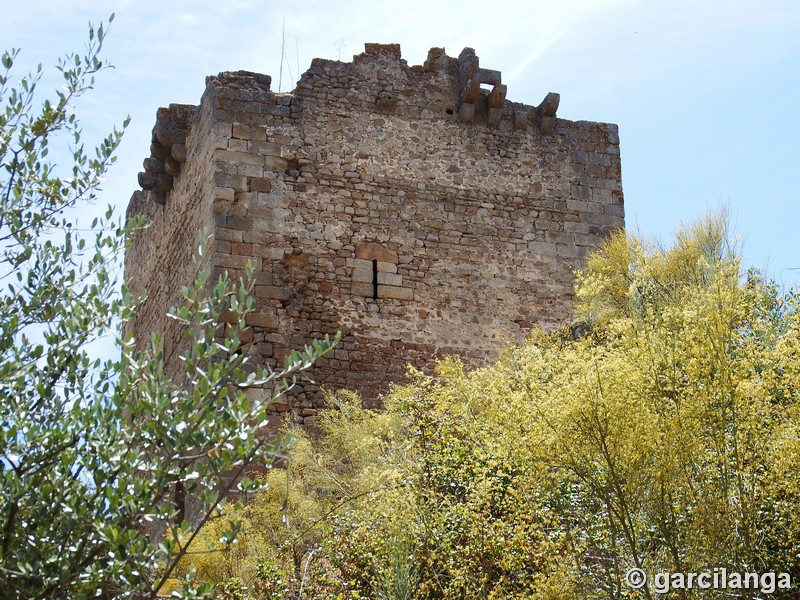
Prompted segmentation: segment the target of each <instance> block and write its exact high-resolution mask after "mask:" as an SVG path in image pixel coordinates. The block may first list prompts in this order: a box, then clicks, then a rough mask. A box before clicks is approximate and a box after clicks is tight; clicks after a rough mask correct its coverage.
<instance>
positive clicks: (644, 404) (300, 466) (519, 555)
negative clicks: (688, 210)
mask: <svg viewBox="0 0 800 600" xmlns="http://www.w3.org/2000/svg"><path fill="white" fill-rule="evenodd" d="M576 291H577V298H578V302H577V315H578V317H579V318H580V319H581V326H580V327H575V328H573V329H571V330H567V329H565V330H564V331H562V332H557V333H554V334H544V333H536V334H534V335H533V336H532V337H531V339H530V340H528V342H527V343H526V344H525V345H523V346H522V347H519V348H516V349H512V350H509V351H508V352H507V353H506V354H505V355H504V356H502V357H501V358H500V359H499V360H498V361H496V362H495V363H494V364H492V365H491V366H489V367H487V368H484V369H479V370H475V371H467V370H465V369H464V368H463V367H462V365H461V364H459V363H458V362H457V361H454V360H448V361H445V362H443V363H441V364H440V365H439V370H438V373H437V375H436V376H435V377H426V376H423V375H421V374H418V375H417V376H416V380H415V382H414V383H413V384H411V385H408V386H405V387H402V388H397V389H395V390H394V392H393V393H392V394H391V395H390V397H389V398H388V399H387V401H386V404H385V409H384V411H382V412H371V411H368V410H363V409H362V408H361V407H360V403H359V402H358V399H357V398H353V397H352V396H349V395H346V394H345V395H341V394H340V395H338V396H336V397H334V398H332V400H333V402H334V404H335V405H336V406H335V407H334V409H332V410H330V411H328V412H327V413H326V414H325V415H324V418H323V419H322V435H321V436H320V437H318V438H313V439H312V438H308V437H302V436H301V439H300V441H299V442H298V443H297V444H296V445H295V446H294V447H293V449H292V450H291V453H290V459H289V462H288V466H287V468H286V469H285V470H274V471H273V472H271V473H270V474H269V476H268V477H267V479H266V484H267V486H266V489H264V490H262V491H261V492H259V493H258V495H257V497H256V499H255V501H254V502H253V503H251V504H249V505H247V506H234V505H229V506H227V507H226V508H225V510H224V511H223V513H222V515H221V518H220V519H219V520H218V521H217V522H215V524H214V526H213V527H209V528H207V529H206V530H205V531H203V532H201V535H200V537H199V538H198V540H197V541H196V543H195V545H194V546H193V550H197V551H199V552H200V553H199V554H196V555H192V556H191V557H189V558H188V559H187V560H184V561H183V562H182V563H181V565H180V568H181V569H183V570H184V571H186V572H189V571H192V570H194V571H195V572H196V573H197V576H198V577H199V578H201V579H203V580H205V581H208V582H218V583H221V584H222V585H221V587H220V591H219V593H220V594H222V595H223V597H229V598H270V599H273V598H275V599H276V598H375V599H379V598H380V599H383V598H392V599H398V598H408V599H410V598H417V599H433V598H474V599H479V598H481V599H484V598H529V599H533V598H540V599H542V600H545V599H547V600H553V599H556V600H557V599H559V598H563V599H575V598H597V599H600V598H605V599H607V598H628V597H643V598H652V597H654V596H655V595H656V594H655V592H656V591H657V590H656V589H655V587H654V585H653V581H652V580H651V582H650V585H649V586H647V587H645V588H643V589H641V590H639V591H634V590H632V589H631V588H629V587H628V586H627V585H626V583H625V574H626V572H627V570H628V569H630V568H634V567H636V568H643V569H645V570H646V571H647V572H648V573H651V574H654V573H657V572H673V573H674V572H679V573H687V572H690V571H696V572H703V571H713V569H715V568H723V567H724V568H726V569H727V570H728V572H733V571H738V572H742V573H744V572H759V573H764V572H770V571H775V572H778V573H780V572H789V573H790V574H791V577H792V580H793V581H794V582H795V584H796V583H797V582H798V581H800V565H799V564H798V547H799V544H800V522H799V521H798V519H797V515H798V514H800V474H798V471H797V468H796V465H797V464H799V463H800V427H799V425H800V421H798V416H799V415H798V408H800V395H798V393H799V392H800V389H799V388H800V361H798V359H797V357H798V356H799V355H800V321H799V320H800V316H798V313H797V310H796V308H797V307H796V304H797V303H796V298H795V297H794V296H793V295H791V294H790V295H788V296H782V295H780V294H778V293H777V292H776V290H775V289H774V288H773V287H772V286H770V285H769V284H767V283H765V282H764V281H763V280H761V279H760V278H759V277H758V276H757V275H756V274H753V273H750V274H748V276H747V277H745V278H742V277H741V274H740V271H739V260H738V258H737V256H736V255H735V253H734V252H732V251H731V249H730V248H729V246H728V234H727V231H726V227H725V221H724V219H721V218H716V217H709V218H708V219H706V220H705V221H703V222H701V223H699V224H697V225H694V226H691V227H687V228H685V229H684V230H683V231H682V232H681V233H680V234H679V235H678V237H677V239H676V241H675V244H674V246H673V247H672V248H671V249H669V250H664V249H660V248H655V247H652V246H650V245H648V244H646V243H645V242H644V241H642V240H639V239H637V238H635V237H630V238H628V239H626V238H625V237H624V236H623V235H618V236H616V237H614V238H613V239H611V240H610V241H609V242H608V243H607V244H606V245H605V247H604V248H602V249H601V250H600V251H599V252H598V253H597V254H595V255H594V256H593V257H592V258H591V259H590V261H589V263H588V267H587V269H586V270H585V271H584V272H583V273H581V274H580V276H579V278H578V283H577V289H576ZM229 520H233V521H240V522H241V523H242V524H243V530H242V532H241V534H240V536H239V538H238V543H237V544H236V545H234V546H233V547H231V548H230V549H229V550H227V551H214V550H215V548H216V547H217V546H218V544H217V541H216V540H217V538H218V537H219V533H218V528H219V527H221V526H222V525H221V524H222V523H225V522H227V521H229ZM732 591H733V590H730V589H729V590H727V591H725V592H715V591H713V590H697V589H694V590H686V591H685V593H683V595H682V592H681V591H676V592H675V594H676V596H679V597H686V598H715V597H728V596H727V595H726V594H730V593H731V592H732ZM734 593H739V590H736V591H734ZM739 597H744V598H755V597H761V594H760V593H759V592H758V591H757V590H749V591H748V590H742V591H741V596H739ZM771 597H774V598H787V597H788V596H787V595H786V591H785V590H780V589H778V590H776V591H775V593H774V594H773V595H772V596H771Z"/></svg>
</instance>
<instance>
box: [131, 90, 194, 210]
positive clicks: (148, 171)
mask: <svg viewBox="0 0 800 600" xmlns="http://www.w3.org/2000/svg"><path fill="white" fill-rule="evenodd" d="M195 108H196V107H194V106H191V105H189V104H170V105H169V108H159V109H158V112H156V124H155V126H154V127H153V136H152V138H151V140H152V143H151V144H150V157H149V158H145V159H144V163H143V166H144V172H142V173H139V185H140V186H142V189H143V190H146V191H147V192H149V196H150V198H151V199H152V200H154V201H155V202H157V203H158V204H165V203H166V201H167V192H169V191H170V190H171V189H172V186H173V185H174V183H175V178H176V177H177V176H178V175H180V172H181V165H183V163H184V162H186V134H187V133H188V131H189V119H190V118H191V115H192V113H193V112H194V110H195Z"/></svg>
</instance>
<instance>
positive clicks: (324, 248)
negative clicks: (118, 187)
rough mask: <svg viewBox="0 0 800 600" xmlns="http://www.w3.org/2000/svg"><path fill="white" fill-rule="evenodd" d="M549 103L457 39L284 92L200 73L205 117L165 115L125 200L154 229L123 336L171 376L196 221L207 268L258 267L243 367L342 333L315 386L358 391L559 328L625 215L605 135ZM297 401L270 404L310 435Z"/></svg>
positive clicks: (247, 76)
mask: <svg viewBox="0 0 800 600" xmlns="http://www.w3.org/2000/svg"><path fill="white" fill-rule="evenodd" d="M558 102H559V98H558V95H557V94H548V95H547V96H546V97H545V98H544V100H543V101H542V102H541V103H540V104H539V105H538V106H529V105H525V104H520V103H516V102H512V101H510V100H508V99H507V98H506V86H505V85H503V84H502V82H501V73H500V72H499V71H493V70H489V69H484V68H482V67H481V66H480V65H479V61H478V57H477V56H476V55H475V53H474V51H473V50H471V49H469V48H467V49H465V50H464V51H463V52H462V53H461V54H460V56H459V57H458V58H452V57H450V56H447V55H446V54H445V52H444V50H442V49H439V48H433V49H432V50H431V51H430V52H429V54H428V58H427V60H426V61H425V64H424V65H422V66H412V67H409V66H408V65H407V63H406V62H405V61H404V60H403V59H402V58H401V55H400V48H399V46H398V45H378V44H367V45H366V51H365V52H364V53H363V54H360V55H358V56H355V57H354V60H353V62H351V63H342V62H339V61H331V60H321V59H315V60H314V61H313V62H312V64H311V68H310V69H309V70H308V71H306V73H305V74H303V76H302V78H301V79H300V81H299V83H298V84H297V87H296V88H295V90H294V91H293V92H291V93H278V92H275V91H272V90H271V89H270V78H269V77H268V76H266V75H259V74H255V73H249V72H242V71H238V72H226V73H220V74H219V75H218V76H216V77H208V78H207V81H206V89H205V93H204V94H203V97H202V99H201V101H200V104H199V106H187V105H171V106H170V107H169V108H162V109H159V111H158V115H157V121H156V125H155V127H154V129H153V143H152V146H151V156H150V157H149V158H147V159H145V161H144V168H145V170H144V172H143V173H140V175H139V183H140V185H141V187H142V189H141V190H139V191H136V192H134V194H133V197H132V198H131V202H130V206H129V208H128V215H129V216H134V215H145V216H147V217H148V218H149V219H150V221H151V225H150V227H148V228H147V229H145V230H143V231H141V232H139V233H137V234H136V235H135V237H134V239H133V242H132V245H131V247H130V248H129V250H128V252H127V254H126V258H125V274H126V280H127V283H128V286H129V287H130V288H131V289H132V290H134V291H138V290H142V289H146V290H147V291H148V299H147V300H146V302H145V303H144V305H143V306H142V307H141V309H140V310H139V312H138V314H137V317H136V320H135V322H134V323H133V325H132V330H133V333H134V335H135V336H136V337H137V338H140V339H147V338H148V337H149V335H150V333H151V332H153V331H159V332H162V333H163V337H164V340H165V351H166V360H167V362H168V365H171V366H172V368H177V364H178V363H177V353H178V349H179V347H180V338H181V335H182V333H181V331H180V328H179V326H178V325H177V324H176V323H175V322H174V321H171V320H169V319H167V317H166V312H167V310H168V309H169V307H170V306H173V305H175V304H177V303H178V301H179V290H180V287H181V286H182V285H186V284H187V283H188V282H189V281H191V279H192V278H193V276H194V256H193V254H194V252H195V250H196V243H195V242H196V237H197V232H198V230H200V229H201V228H206V229H207V230H208V231H210V232H213V233H214V241H213V243H212V254H211V263H212V264H211V265H210V267H209V268H211V269H212V270H214V271H219V270H227V271H228V272H229V273H230V274H231V276H232V277H238V276H239V275H241V274H242V273H243V270H244V267H245V265H246V264H247V263H248V261H252V262H253V263H254V264H255V267H256V275H255V277H256V280H255V296H256V298H257V302H258V305H257V310H256V312H255V313H254V314H253V315H252V316H251V318H250V320H249V325H250V329H249V330H248V332H247V335H248V337H249V336H252V337H251V339H252V342H253V345H252V352H253V353H254V360H255V361H256V362H261V363H266V364H270V365H274V364H276V363H277V362H279V361H282V358H283V356H284V355H285V354H286V353H288V352H289V351H290V350H291V349H293V348H298V347H300V346H302V345H303V344H305V343H308V342H309V341H311V340H313V339H316V338H319V337H321V336H323V335H324V334H326V333H328V334H331V335H333V334H335V333H336V332H337V331H341V332H342V342H341V343H340V344H339V345H338V346H337V347H336V348H335V349H334V350H333V352H332V353H331V354H329V355H327V356H326V357H324V358H322V359H321V360H319V362H318V363H317V365H316V366H315V367H314V369H313V370H312V372H311V375H312V376H313V377H314V379H315V380H316V381H317V382H318V383H319V384H321V385H325V386H328V387H330V388H349V389H355V390H358V391H360V392H361V393H362V395H363V396H364V397H365V398H367V399H374V398H375V397H376V396H377V395H378V394H379V393H380V392H382V391H385V390H386V389H388V386H389V385H390V383H391V382H394V381H399V380H402V378H403V375H404V373H405V370H406V365H408V364H412V365H415V366H417V367H419V368H422V369H426V368H429V367H430V366H431V365H432V363H433V361H434V360H435V358H436V357H438V356H442V355H448V354H455V355H458V356H461V357H463V358H464V359H465V360H466V361H467V362H469V363H472V364H480V363H482V362H484V361H486V360H487V359H488V358H490V357H492V356H493V355H494V354H495V353H496V351H497V349H498V347H499V345H500V343H501V340H503V339H509V338H522V337H524V336H525V335H526V333H527V332H528V331H529V330H530V328H532V327H534V326H536V325H542V326H545V327H548V326H553V325H555V324H557V323H559V322H560V321H563V320H564V319H566V318H567V317H568V313H569V309H570V303H571V299H572V296H571V293H572V284H573V269H575V268H576V267H579V266H581V264H582V261H583V260H584V258H585V256H586V254H587V253H588V252H590V251H591V250H592V249H593V248H595V247H596V246H598V245H599V244H600V242H601V241H602V240H603V238H604V237H605V236H606V235H607V234H608V233H609V232H611V231H612V230H614V229H617V228H620V227H623V226H624V212H623V197H622V186H621V178H620V156H619V139H618V136H617V128H616V126H615V125H609V124H604V123H590V122H585V121H578V122H572V121H567V120H564V119H560V118H558V117H557V116H556V111H557V108H558ZM291 402H292V403H293V406H292V407H290V406H289V405H288V404H285V405H279V406H277V407H276V410H278V411H286V410H288V409H289V408H293V409H296V414H297V415H298V417H299V418H300V419H301V420H305V423H306V424H312V423H313V420H314V414H315V409H316V408H317V407H318V406H319V403H320V394H319V392H318V391H317V390H316V387H315V386H306V387H305V388H304V389H302V390H300V391H299V392H298V393H297V394H295V397H294V398H293V399H292V401H291Z"/></svg>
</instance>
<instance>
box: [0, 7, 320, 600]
mask: <svg viewBox="0 0 800 600" xmlns="http://www.w3.org/2000/svg"><path fill="white" fill-rule="evenodd" d="M112 19H113V15H112V17H111V19H109V22H110V21H111V20H112ZM106 29H107V26H104V25H102V24H101V25H100V26H99V27H97V28H95V27H93V26H91V25H90V26H89V40H88V44H87V46H86V49H85V52H83V53H72V54H68V55H66V56H65V57H64V58H63V59H62V60H60V61H59V63H58V66H57V69H58V71H59V72H60V74H61V77H63V87H62V88H61V89H60V90H58V91H56V92H55V93H54V94H52V95H50V96H49V97H47V98H45V99H43V100H41V99H40V93H39V87H40V83H41V79H42V74H43V71H42V68H41V65H40V66H39V68H38V69H37V70H36V71H35V72H34V73H29V74H27V75H23V76H15V75H14V68H15V61H17V58H18V56H19V52H18V50H11V51H8V52H5V53H4V54H3V55H2V65H3V71H2V75H0V107H1V108H0V164H2V174H1V175H0V596H2V597H3V598H25V599H31V598H85V597H115V598H117V597H121V598H122V597H136V598H139V597H154V596H155V595H156V593H157V591H158V590H159V588H160V587H161V586H162V584H163V582H164V581H165V580H166V579H167V578H169V577H170V575H171V574H172V572H173V569H174V566H175V564H176V561H177V560H178V559H179V558H180V557H181V556H182V555H183V554H184V553H185V551H186V548H187V545H188V544H189V543H190V541H191V540H192V538H193V536H194V533H195V531H196V530H197V528H198V527H199V526H200V525H202V524H203V523H205V522H207V521H208V520H209V519H211V518H213V516H214V514H215V511H216V509H217V507H218V505H219V503H220V502H221V500H222V499H223V498H224V497H225V496H226V495H227V493H228V485H227V483H228V482H229V481H231V480H233V481H239V487H240V488H244V487H247V486H248V485H250V482H249V480H248V479H247V478H242V477H241V475H242V474H243V473H244V471H245V469H246V468H247V466H248V465H251V464H253V463H254V462H257V461H266V462H269V460H270V459H271V457H272V455H273V453H274V451H275V448H276V446H275V445H274V444H273V443H268V441H267V440H266V438H264V437H263V436H258V435H256V432H257V431H258V429H259V428H260V427H262V426H263V424H264V422H265V421H266V411H267V403H268V401H269V400H270V399H272V397H273V396H274V395H277V394H280V393H281V392H282V391H284V390H285V388H286V384H287V383H288V382H290V380H291V378H292V376H293V374H294V373H296V372H297V371H299V370H301V369H304V368H306V367H308V366H309V365H310V364H311V363H312V362H313V360H314V359H315V358H316V357H317V356H319V355H320V354H321V353H323V352H325V351H326V350H327V349H328V348H329V347H330V345H331V342H330V341H329V340H326V341H324V342H322V343H320V344H316V345H314V346H313V347H311V348H306V349H305V350H304V351H303V352H301V353H298V352H295V353H293V354H292V355H291V356H290V357H289V358H288V359H287V361H286V363H285V365H284V368H283V369H281V370H278V371H272V370H263V369H254V368H251V366H250V365H249V364H248V363H247V355H248V352H247V348H246V347H244V344H243V343H242V341H241V337H240V333H241V331H242V329H243V328H245V327H246V324H245V317H246V315H247V313H248V312H249V311H250V310H251V309H252V307H253V304H254V301H253V299H252V297H251V296H250V294H249V293H248V289H249V288H248V283H247V282H246V281H240V282H238V284H237V283H236V282H231V281H229V280H228V279H227V278H226V277H224V276H223V277H221V278H220V279H219V280H218V281H215V282H209V281H207V279H206V278H207V275H206V273H205V271H203V270H202V269H201V268H199V267H198V275H197V279H196V280H195V281H194V282H193V283H192V284H191V285H189V286H187V287H185V288H184V289H183V291H182V294H183V304H182V305H181V306H179V307H177V308H176V309H175V310H174V311H173V315H172V316H173V317H174V318H175V319H178V320H179V321H181V322H182V323H184V324H185V325H186V333H187V336H188V337H189V350H188V351H187V354H186V356H185V359H186V360H185V365H186V375H187V378H188V381H189V382H190V385H188V386H186V385H185V384H184V385H182V386H180V385H176V384H175V383H174V382H172V381H170V379H169V378H168V377H166V376H165V374H164V369H163V355H162V349H161V343H160V340H159V338H158V336H154V337H153V339H152V340H143V341H138V343H137V344H136V345H134V344H133V342H132V340H130V339H126V338H125V337H124V336H123V334H122V333H121V332H122V331H124V324H125V322H126V320H127V319H129V318H130V316H131V314H132V313H131V311H132V310H133V307H135V302H134V301H133V299H131V298H130V297H128V296H127V294H126V293H125V290H124V288H123V289H122V291H120V290H119V286H118V282H116V281H114V278H113V276H112V273H114V272H118V269H116V271H115V267H116V266H117V265H118V262H117V261H118V259H119V257H120V255H121V252H122V251H123V246H124V239H125V236H126V235H127V234H129V233H130V232H131V227H139V226H143V224H141V223H137V224H133V225H127V224H126V225H123V224H121V223H120V222H118V221H115V217H114V215H113V211H112V209H111V208H109V210H108V212H107V213H106V215H105V217H103V218H99V219H96V220H95V221H94V222H93V223H92V225H91V227H90V228H89V229H88V230H86V229H82V230H79V229H78V228H77V227H76V226H75V224H74V222H73V217H72V215H74V214H75V210H74V209H76V208H77V207H80V206H81V205H83V204H85V203H87V202H91V201H93V200H96V197H97V192H98V190H99V185H100V182H101V180H102V177H103V175H104V174H105V173H106V171H107V170H108V168H109V167H110V166H111V165H112V164H113V163H114V160H115V157H114V152H115V151H116V149H117V147H118V145H119V143H120V139H121V136H122V131H121V130H117V129H114V130H113V131H112V132H111V133H110V134H109V135H108V136H107V137H106V138H105V139H103V140H101V141H100V143H99V144H98V145H97V147H96V148H94V150H92V151H87V150H86V149H85V145H84V140H83V136H82V132H81V127H80V122H79V120H78V118H77V114H76V112H75V110H76V109H75V105H76V104H77V103H79V102H80V100H81V97H82V96H84V95H85V94H86V93H87V92H89V91H90V90H91V88H92V86H93V84H94V77H95V75H96V74H98V73H99V72H100V71H102V70H103V69H104V68H106V65H105V64H104V63H103V62H102V60H101V59H100V52H101V50H102V46H103V41H104V39H105V36H106ZM127 123H128V121H127V120H126V121H125V124H124V125H125V126H127ZM123 129H124V127H123ZM51 150H53V154H58V156H59V161H60V162H61V163H62V168H59V165H57V164H55V163H54V162H51V155H49V152H50V151H51ZM64 163H68V166H67V167H66V168H63V164H64ZM200 246H201V248H205V246H206V241H205V240H201V244H200ZM198 264H201V263H200V262H198ZM251 275H252V273H251V272H248V276H251ZM222 313H226V319H229V318H231V316H232V318H233V319H234V320H235V321H236V322H237V326H235V327H231V328H225V329H222V328H220V327H218V322H219V317H220V315H221V314H222ZM104 337H105V338H109V339H111V340H115V341H116V349H117V351H116V352H115V354H118V356H119V357H118V358H111V359H108V358H105V359H101V358H97V357H96V356H95V355H96V354H97V353H96V352H94V354H93V352H92V350H91V347H92V344H93V343H95V342H96V341H97V340H98V339H101V338H104ZM247 388H266V389H270V390H272V391H271V392H269V393H266V392H265V398H264V399H263V401H255V400H253V398H255V397H256V396H254V395H253V394H250V395H246V394H245V393H244V391H245V389H247ZM176 490H177V491H179V492H181V493H183V494H186V495H187V496H188V497H189V498H192V499H193V501H194V504H195V508H194V510H195V513H196V518H195V519H194V520H193V521H192V522H191V523H189V522H187V521H186V520H184V519H183V518H182V513H181V512H180V511H181V508H180V507H179V506H176V504H175V503H174V502H172V499H173V496H174V495H175V493H176ZM147 531H157V532H159V536H157V537H152V536H151V537H148V535H146V532H147ZM234 534H235V532H234V531H233V530H230V531H227V532H226V533H225V536H227V538H230V539H232V538H233V536H234ZM225 536H224V537H225ZM191 590H192V586H191V585H190V584H187V585H186V586H185V589H184V591H183V592H182V593H183V594H184V595H186V596H190V595H192V594H199V593H202V590H194V591H191Z"/></svg>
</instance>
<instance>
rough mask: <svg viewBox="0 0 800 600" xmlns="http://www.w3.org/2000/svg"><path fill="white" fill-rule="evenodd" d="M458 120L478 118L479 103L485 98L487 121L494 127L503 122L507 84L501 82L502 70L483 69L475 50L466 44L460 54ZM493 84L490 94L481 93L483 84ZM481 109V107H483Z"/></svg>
mask: <svg viewBox="0 0 800 600" xmlns="http://www.w3.org/2000/svg"><path fill="white" fill-rule="evenodd" d="M457 64H458V86H459V93H458V120H459V121H461V122H462V123H472V122H474V121H475V114H476V110H475V109H476V106H480V103H482V102H485V103H486V104H485V106H486V122H487V123H488V124H489V126H491V127H497V126H498V125H499V124H500V118H501V117H502V114H503V103H504V102H505V100H506V91H507V88H506V86H504V85H503V84H502V83H501V74H500V71H494V70H492V69H481V68H480V65H479V60H478V57H477V56H476V55H475V50H473V49H472V48H464V49H463V50H462V51H461V54H459V56H458V61H457ZM482 84H483V85H491V86H492V89H491V91H490V92H489V93H488V95H486V94H483V93H481V85H482ZM478 112H480V109H479V111H478Z"/></svg>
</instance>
